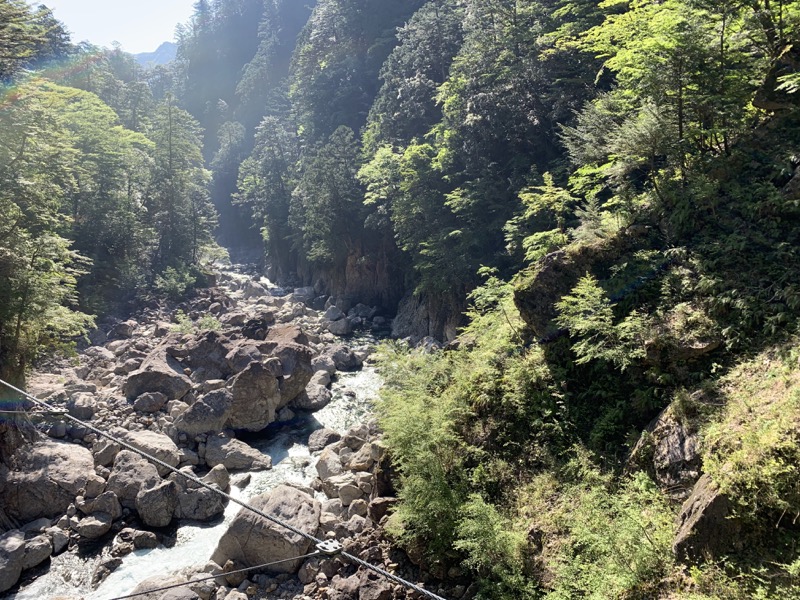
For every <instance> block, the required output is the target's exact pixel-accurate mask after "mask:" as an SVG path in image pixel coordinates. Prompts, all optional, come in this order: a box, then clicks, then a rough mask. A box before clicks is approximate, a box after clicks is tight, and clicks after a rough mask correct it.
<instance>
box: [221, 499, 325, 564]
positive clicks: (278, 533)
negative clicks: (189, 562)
mask: <svg viewBox="0 0 800 600" xmlns="http://www.w3.org/2000/svg"><path fill="white" fill-rule="evenodd" d="M251 504H252V505H253V506H254V507H255V508H257V509H259V510H261V511H262V512H265V513H267V514H269V515H272V516H274V517H276V518H278V519H280V520H282V521H284V522H286V523H289V524H290V525H292V526H293V527H295V528H296V529H298V530H300V531H302V532H304V533H307V534H308V535H314V534H316V532H317V528H318V527H319V517H320V505H319V502H317V501H316V500H315V499H314V498H312V497H311V496H309V495H308V494H305V493H303V492H301V491H299V490H297V489H295V488H293V487H289V486H286V485H281V486H278V487H277V488H275V489H274V490H272V491H271V492H269V493H267V494H262V495H260V496H257V497H255V498H253V499H252V500H251ZM311 547H312V542H311V540H309V539H307V538H305V537H303V536H300V535H298V534H296V533H293V532H291V531H289V530H287V529H285V528H283V527H281V526H279V525H277V524H276V523H272V522H270V521H266V520H265V519H263V518H261V517H259V516H258V515H256V514H254V513H252V512H250V511H248V510H242V511H241V512H239V513H238V514H237V515H236V516H235V517H234V518H233V521H232V522H231V524H230V527H229V528H228V530H227V531H226V532H225V533H224V534H223V535H222V538H221V539H220V541H219V544H218V545H217V548H216V550H215V551H214V554H213V555H212V556H211V560H213V561H214V562H215V563H217V564H219V565H224V564H225V563H226V562H227V561H229V560H232V561H233V562H234V564H235V565H236V566H237V567H250V566H256V565H260V564H264V563H267V562H272V561H278V560H285V559H291V558H293V557H299V556H302V555H304V554H306V553H308V552H309V550H310V549H311ZM301 564H302V560H300V559H298V560H295V561H290V562H284V563H281V564H279V565H275V566H273V567H271V568H270V570H271V571H273V572H277V573H296V572H297V571H298V570H299V568H300V565H301Z"/></svg>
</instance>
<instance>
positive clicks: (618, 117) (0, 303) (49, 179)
mask: <svg viewBox="0 0 800 600" xmlns="http://www.w3.org/2000/svg"><path fill="white" fill-rule="evenodd" d="M0 6H2V7H3V8H2V10H3V11H5V12H4V13H3V19H2V20H0V23H5V22H8V23H12V22H13V23H20V24H21V26H20V27H18V28H12V27H0V44H2V47H3V48H4V49H7V50H8V52H4V53H3V54H2V56H3V57H4V58H2V59H0V76H2V77H3V78H4V81H5V82H6V86H7V87H6V88H4V92H3V93H4V101H3V105H2V112H1V113H0V120H2V127H3V132H4V135H3V136H2V140H0V214H2V215H3V217H4V218H3V220H2V222H3V223H4V224H3V225H0V227H2V228H3V229H0V246H1V247H2V254H0V269H1V270H2V272H3V274H4V279H3V282H2V283H0V294H2V298H0V307H2V308H1V310H2V311H3V313H2V314H0V357H2V365H3V369H4V372H13V373H15V374H17V375H20V374H21V373H22V371H23V370H24V366H25V365H26V364H27V362H28V361H29V360H30V359H31V358H33V357H34V356H35V355H36V353H37V352H38V351H39V350H40V349H41V348H42V347H43V346H46V345H47V344H49V343H53V344H55V343H57V342H59V341H61V340H63V339H66V338H68V337H70V336H73V335H75V334H78V333H80V332H81V331H83V330H84V329H85V328H86V327H88V325H89V322H90V318H89V317H88V314H89V313H96V312H98V311H102V310H103V309H104V307H105V306H106V305H107V302H108V301H109V298H108V297H107V296H108V290H109V289H114V290H122V291H123V292H126V293H128V294H129V295H130V296H131V297H135V296H137V295H138V296H139V297H140V298H141V296H142V295H145V296H146V294H142V290H150V292H148V293H154V292H159V291H160V292H161V293H172V294H175V295H179V294H181V293H182V292H183V291H185V289H186V288H187V287H189V286H190V285H191V283H192V282H193V281H195V280H196V279H197V278H198V277H199V276H200V269H199V264H200V263H201V262H202V261H201V259H202V254H203V253H204V252H205V253H206V254H208V253H209V252H210V251H209V250H208V241H209V240H210V232H211V228H212V226H213V223H214V214H213V213H214V211H213V210H212V209H211V206H210V204H209V201H208V200H209V198H210V199H211V200H213V204H214V205H215V206H216V207H217V209H218V211H219V213H220V214H221V222H222V227H221V229H220V237H221V239H222V241H223V242H224V243H226V244H227V245H229V246H236V247H239V248H247V247H248V246H256V247H258V248H259V250H260V251H263V254H264V257H265V261H266V264H267V266H268V267H269V269H270V271H269V272H270V274H271V275H273V276H274V277H275V278H277V279H285V280H294V281H296V282H297V283H303V284H307V285H313V286H315V289H316V291H317V292H318V293H319V294H320V295H329V296H332V297H333V298H334V299H346V300H357V301H362V302H365V303H371V304H381V305H382V307H383V309H384V310H385V311H386V312H387V313H390V314H394V313H397V318H396V319H395V329H394V333H395V334H396V336H398V337H410V338H411V342H412V345H413V343H415V342H417V341H419V340H420V339H421V338H423V337H424V336H433V337H435V338H438V339H439V340H441V341H442V342H453V343H451V344H449V345H448V346H447V349H446V350H435V351H433V352H432V353H423V352H421V351H418V350H409V349H408V348H407V347H406V346H403V345H398V346H396V347H388V348H387V349H386V350H385V352H384V355H385V360H384V367H383V368H384V373H385V375H386V377H387V382H388V385H387V388H386V392H385V394H384V400H383V403H382V405H381V411H382V419H383V426H384V428H385V430H386V436H387V441H388V443H389V445H390V447H391V450H392V452H393V457H394V460H395V463H396V466H397V469H398V472H399V479H400V484H401V488H400V495H401V500H402V502H401V504H400V508H399V509H398V511H397V513H396V515H395V517H394V520H393V523H394V532H395V534H396V536H397V538H398V540H399V541H400V543H402V544H403V545H404V546H405V547H406V548H407V549H409V550H410V552H411V554H412V555H414V556H416V557H417V558H418V559H419V561H420V562H421V563H422V564H423V565H424V566H425V567H426V568H427V569H428V570H429V571H431V572H436V573H447V570H448V569H449V568H450V567H453V566H456V565H460V566H462V567H465V568H466V569H468V570H469V571H470V572H471V573H472V574H473V575H474V576H475V577H476V578H477V579H478V580H479V581H480V585H481V593H482V594H483V597H486V598H517V597H518V598H527V597H539V596H542V597H544V596H548V597H552V598H573V597H595V598H651V597H664V598H673V597H686V598H719V597H722V598H749V597H775V598H787V597H798V589H797V588H798V584H797V577H798V559H799V557H798V550H797V542H798V537H797V536H798V530H797V527H798V526H797V518H796V517H797V515H798V514H800V502H799V501H798V498H799V497H800V492H799V491H798V488H797V477H796V475H797V473H796V465H797V457H798V443H800V437H799V436H800V434H799V433H798V432H799V431H800V429H798V423H800V408H798V406H797V398H798V392H797V389H798V386H797V377H798V376H797V371H798V364H797V350H796V347H797V335H798V331H797V329H798V322H799V321H798V318H799V317H800V239H798V235H799V232H800V229H798V223H800V171H798V167H800V50H798V48H800V46H798V44H800V39H798V35H799V34H798V32H800V2H797V1H791V0H784V1H781V2H774V1H772V0H748V1H742V2H727V1H726V2H722V1H716V0H660V1H656V0H604V1H601V2H597V1H585V0H540V1H533V0H427V1H425V0H318V1H317V2H314V3H299V2H295V1H294V0H235V1H222V0H215V1H208V0H199V1H198V2H197V3H196V10H195V15H194V17H193V18H192V20H191V22H190V23H187V24H186V26H185V27H184V28H183V30H182V31H181V32H180V35H179V48H178V57H177V60H176V61H175V62H174V63H173V64H172V65H171V66H168V67H158V68H155V69H153V70H151V71H148V72H143V71H142V70H141V69H140V68H138V67H137V66H136V64H135V63H134V61H133V59H132V58H131V57H128V56H126V55H124V54H122V53H119V52H100V53H98V52H96V51H93V50H92V49H91V48H74V47H72V46H70V45H69V43H68V40H66V39H65V36H64V34H63V30H62V31H61V32H60V33H59V30H58V27H57V24H54V23H53V22H52V15H48V12H47V11H45V10H41V11H37V12H31V10H30V9H28V8H27V5H24V4H23V3H22V2H18V1H17V0H12V1H9V2H5V3H4V4H2V5H0ZM8 57H10V58H8ZM53 59H61V60H62V61H64V60H66V61H67V62H68V64H72V65H77V66H76V67H74V68H63V64H64V63H63V62H62V63H61V64H62V68H61V69H54V68H53V67H52V66H51V67H50V68H49V69H48V68H47V67H48V65H52V64H53V63H51V62H49V61H51V60H53ZM201 134H204V136H203V135H201ZM32 142H35V143H32ZM206 169H208V170H206ZM87 259H91V261H92V262H91V263H90V262H89V261H88V260H87ZM53 282H58V283H59V284H60V286H59V288H58V289H59V290H61V291H60V293H59V294H53V293H52V289H53ZM76 292H80V295H76ZM115 295H116V293H115ZM465 325H466V328H465V329H462V327H463V326H465ZM428 341H429V342H430V340H428ZM432 345H433V346H435V344H433V343H432V342H431V343H428V344H427V347H428V348H430V347H431V346H432ZM642 431H645V433H644V434H643V433H642ZM687 499H688V501H687V503H686V504H682V503H683V502H684V501H685V500H687Z"/></svg>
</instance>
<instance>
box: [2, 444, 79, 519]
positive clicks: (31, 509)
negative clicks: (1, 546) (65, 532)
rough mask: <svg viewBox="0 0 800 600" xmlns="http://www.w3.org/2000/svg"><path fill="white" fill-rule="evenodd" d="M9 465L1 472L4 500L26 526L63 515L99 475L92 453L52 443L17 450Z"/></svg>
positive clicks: (5, 505) (10, 514)
mask: <svg viewBox="0 0 800 600" xmlns="http://www.w3.org/2000/svg"><path fill="white" fill-rule="evenodd" d="M9 464H10V466H11V468H10V469H8V470H6V469H5V468H4V469H1V470H0V499H2V506H3V508H4V510H5V512H6V514H7V515H8V516H9V517H11V518H14V519H16V520H18V521H20V522H22V523H27V522H29V521H33V520H35V519H39V518H41V517H47V518H52V517H55V516H60V515H62V514H63V513H65V512H66V510H67V507H68V506H69V505H70V504H71V503H72V501H73V500H74V499H75V497H76V496H78V495H79V494H80V493H81V490H82V489H84V488H85V487H86V485H87V482H88V480H89V478H90V477H94V476H95V473H94V459H93V457H92V454H91V452H89V450H87V449H86V448H84V447H82V446H78V445H76V444H67V443H63V442H56V441H50V440H48V441H45V442H42V443H38V444H35V445H33V446H25V447H24V448H21V449H19V450H17V452H16V453H15V454H14V455H12V457H11V459H10V460H9Z"/></svg>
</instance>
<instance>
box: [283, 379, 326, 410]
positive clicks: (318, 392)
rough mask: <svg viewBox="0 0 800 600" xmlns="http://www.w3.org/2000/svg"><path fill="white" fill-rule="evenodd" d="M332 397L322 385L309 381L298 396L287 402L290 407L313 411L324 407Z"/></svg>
mask: <svg viewBox="0 0 800 600" xmlns="http://www.w3.org/2000/svg"><path fill="white" fill-rule="evenodd" d="M332 398H333V396H332V394H331V391H330V390H329V389H328V388H327V387H325V386H324V385H318V384H314V383H309V384H308V385H307V386H306V389H305V391H303V392H302V393H301V394H300V395H299V396H297V397H296V398H295V399H294V400H292V401H291V402H290V403H289V406H290V407H291V408H294V409H296V410H306V411H309V412H314V411H317V410H320V409H322V408H325V407H326V406H328V404H330V403H331V399H332Z"/></svg>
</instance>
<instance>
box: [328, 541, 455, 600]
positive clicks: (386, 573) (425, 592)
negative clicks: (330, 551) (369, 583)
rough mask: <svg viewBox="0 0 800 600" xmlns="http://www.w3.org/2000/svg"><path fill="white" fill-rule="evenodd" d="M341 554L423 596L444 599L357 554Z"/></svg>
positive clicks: (434, 599) (438, 599) (436, 599)
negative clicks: (362, 558)
mask: <svg viewBox="0 0 800 600" xmlns="http://www.w3.org/2000/svg"><path fill="white" fill-rule="evenodd" d="M341 554H342V556H344V557H345V558H346V559H347V560H349V561H351V562H354V563H356V564H357V565H361V566H362V567H364V568H366V569H369V570H371V571H375V572H376V573H378V574H379V575H383V576H384V577H386V579H390V580H391V581H394V582H395V583H399V584H400V585H403V586H405V587H407V588H409V589H412V590H414V591H415V592H419V593H420V594H422V595H423V596H427V597H428V598H432V599H433V600H445V599H444V598H442V597H441V596H437V595H436V594H434V593H433V592H429V591H428V590H426V589H424V588H421V587H420V586H418V585H416V584H414V583H411V582H410V581H406V580H405V579H403V578H402V577H398V576H397V575H394V574H393V573H389V571H385V570H383V569H381V568H380V567H376V566H375V565H371V564H369V563H368V562H366V561H364V560H361V559H360V558H358V557H357V556H353V555H352V554H350V553H349V552H342V553H341Z"/></svg>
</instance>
